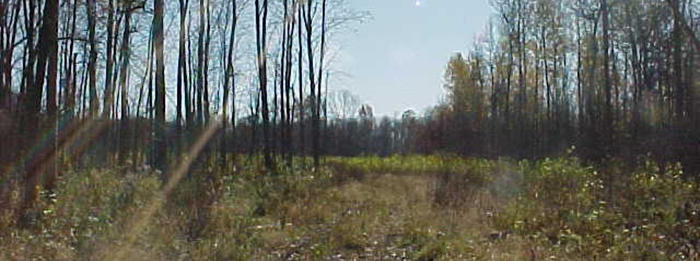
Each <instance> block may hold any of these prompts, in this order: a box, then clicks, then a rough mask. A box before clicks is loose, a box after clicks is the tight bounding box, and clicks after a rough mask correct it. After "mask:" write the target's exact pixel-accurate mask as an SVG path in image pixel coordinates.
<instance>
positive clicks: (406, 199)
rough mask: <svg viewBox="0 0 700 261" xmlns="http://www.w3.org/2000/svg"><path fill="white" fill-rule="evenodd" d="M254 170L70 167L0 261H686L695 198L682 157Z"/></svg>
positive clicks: (9, 230) (13, 229) (401, 161)
mask: <svg viewBox="0 0 700 261" xmlns="http://www.w3.org/2000/svg"><path fill="white" fill-rule="evenodd" d="M255 165H256V164H248V165H246V164H241V166H249V167H247V168H246V167H240V166H239V168H237V171H236V172H233V171H232V169H233V168H232V167H231V168H227V169H225V170H222V169H217V168H214V167H206V166H208V165H207V164H200V166H199V167H197V168H195V170H194V171H193V173H191V174H190V175H189V176H188V177H186V178H185V179H184V180H183V181H182V182H181V183H180V184H178V186H177V187H176V188H175V189H174V190H173V191H172V192H171V193H170V194H168V195H169V196H168V197H167V198H162V197H161V195H162V194H159V193H158V192H159V191H160V188H161V184H160V181H159V180H158V175H156V174H155V173H152V172H150V171H149V170H148V169H141V170H134V169H127V168H124V169H116V168H115V169H93V170H82V171H78V172H70V173H66V174H65V175H64V176H63V177H62V178H61V180H60V184H59V186H58V189H57V190H56V191H55V193H54V194H51V195H48V194H47V193H44V194H43V197H42V201H41V202H40V203H39V204H37V206H36V207H35V208H34V209H33V212H32V213H33V217H34V220H35V222H34V223H33V224H32V225H31V226H30V227H28V228H22V229H20V228H18V227H17V226H16V225H15V224H14V219H13V218H12V217H13V213H12V211H5V214H4V216H2V218H1V219H0V233H1V236H0V259H2V260H697V259H698V255H697V252H696V249H697V247H698V239H700V229H699V228H698V225H700V215H699V214H698V211H700V194H699V193H698V188H697V185H696V183H695V182H693V181H687V180H685V179H684V178H683V173H682V171H681V170H680V168H679V167H678V166H672V167H669V168H667V169H666V170H665V171H663V172H662V171H661V170H660V169H659V167H658V166H657V165H656V164H655V163H653V162H649V161H647V162H646V164H644V165H643V166H641V167H639V168H634V169H630V168H626V167H625V166H622V165H621V164H617V163H615V162H609V163H606V164H603V165H601V167H597V168H594V167H588V166H585V165H583V164H581V163H579V162H578V161H577V160H576V159H572V158H560V159H546V160H541V161H536V162H533V161H513V160H507V159H502V160H484V159H464V158H458V157H444V156H442V157H441V156H406V157H399V156H394V157H388V158H378V157H362V158H328V159H326V164H325V165H326V166H325V167H324V168H322V169H320V170H317V171H315V172H312V171H308V170H303V168H292V169H282V170H280V171H278V173H276V174H260V172H259V171H257V170H256V169H258V167H257V166H255ZM215 174H216V175H220V176H221V177H223V178H222V179H221V180H222V182H221V183H220V184H212V183H211V182H210V180H211V179H209V178H207V177H211V176H212V175H215ZM11 195H12V200H11V201H12V202H14V201H17V200H18V197H19V191H13V192H12V193H11ZM151 210H153V211H155V212H154V214H153V215H152V216H149V215H144V213H148V212H149V211H151Z"/></svg>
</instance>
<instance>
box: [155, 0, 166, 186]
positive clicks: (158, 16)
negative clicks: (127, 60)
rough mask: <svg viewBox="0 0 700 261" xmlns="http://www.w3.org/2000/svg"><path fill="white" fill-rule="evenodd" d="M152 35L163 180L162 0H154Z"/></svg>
mask: <svg viewBox="0 0 700 261" xmlns="http://www.w3.org/2000/svg"><path fill="white" fill-rule="evenodd" d="M153 4H154V10H155V13H154V15H153V37H154V38H155V51H156V144H155V145H156V146H155V147H156V153H155V164H156V167H157V168H158V169H159V170H161V171H162V172H163V173H164V174H163V176H164V178H163V180H167V178H166V177H167V174H165V173H166V167H167V165H166V158H167V142H166V140H165V139H166V136H165V129H166V122H165V57H164V56H165V55H164V51H163V42H164V35H163V0H154V3H153Z"/></svg>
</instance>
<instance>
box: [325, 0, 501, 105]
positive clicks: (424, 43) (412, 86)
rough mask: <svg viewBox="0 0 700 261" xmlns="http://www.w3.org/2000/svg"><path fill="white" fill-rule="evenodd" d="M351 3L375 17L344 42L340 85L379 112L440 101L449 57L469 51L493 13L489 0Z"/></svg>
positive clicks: (355, 0) (353, 0) (356, 0)
mask: <svg viewBox="0 0 700 261" xmlns="http://www.w3.org/2000/svg"><path fill="white" fill-rule="evenodd" d="M348 2H349V3H350V5H351V7H352V8H353V9H355V10H359V11H369V13H370V14H371V16H372V17H371V19H369V20H368V21H366V22H365V23H363V24H360V25H357V28H356V29H357V30H356V32H353V33H351V34H347V35H345V36H344V37H346V38H345V39H342V41H341V43H342V47H341V48H342V49H341V55H340V58H339V61H338V64H337V65H336V66H338V69H339V70H340V71H341V72H343V74H344V75H345V76H344V77H343V78H344V79H343V81H342V85H341V86H340V88H338V89H348V90H350V91H351V92H352V93H355V94H357V95H358V96H360V98H361V99H362V101H363V103H367V104H370V105H371V106H372V107H373V108H374V114H375V116H395V115H400V114H401V113H402V112H403V111H405V110H407V109H413V110H414V111H416V112H418V113H422V112H423V111H424V110H425V109H427V108H429V107H430V106H433V105H436V104H437V103H438V101H439V100H440V98H441V97H443V96H444V89H443V87H442V86H443V75H444V70H445V67H446V64H447V61H448V60H449V58H450V56H452V55H454V54H455V53H457V52H462V53H466V51H468V50H469V48H470V47H471V46H472V44H473V42H474V38H475V37H476V36H477V35H478V34H480V33H483V32H484V31H485V28H486V26H487V24H488V19H489V16H490V14H491V13H492V9H491V7H490V5H489V3H488V2H489V1H488V0H420V1H417V0H351V1H348ZM331 88H333V87H331Z"/></svg>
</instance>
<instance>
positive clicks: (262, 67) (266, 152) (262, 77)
mask: <svg viewBox="0 0 700 261" xmlns="http://www.w3.org/2000/svg"><path fill="white" fill-rule="evenodd" d="M267 13H268V2H267V0H263V1H262V5H261V3H260V0H255V35H256V38H255V39H256V50H257V57H258V84H259V88H260V99H261V105H262V118H263V146H264V148H263V156H264V160H265V166H266V167H267V169H268V170H272V169H273V165H274V163H273V162H272V152H271V147H270V146H271V144H270V126H269V124H270V111H269V108H268V100H267Z"/></svg>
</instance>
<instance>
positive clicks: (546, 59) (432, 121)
mask: <svg viewBox="0 0 700 261" xmlns="http://www.w3.org/2000/svg"><path fill="white" fill-rule="evenodd" d="M492 6H493V8H494V10H495V14H494V16H493V18H492V20H491V22H490V24H489V26H488V28H487V29H486V30H485V32H484V33H483V34H481V35H479V37H478V39H477V40H476V42H475V43H474V46H473V48H471V50H470V51H469V52H468V53H466V54H465V55H463V54H455V55H453V56H452V57H451V59H450V60H449V62H448V63H447V66H446V71H445V78H444V87H445V90H446V93H447V95H446V97H445V99H444V102H442V103H441V104H439V105H437V106H435V107H434V108H432V109H431V110H430V111H429V112H427V113H426V114H425V115H423V116H422V117H418V118H416V117H402V118H403V120H401V119H394V121H395V122H394V124H391V125H390V126H394V127H393V128H391V129H392V131H390V134H389V135H384V136H390V137H395V139H393V141H392V143H391V144H403V145H402V146H403V147H402V146H399V147H398V149H396V150H395V151H396V152H400V151H408V152H410V153H431V152H436V151H445V152H451V153H457V154H461V155H466V156H485V157H499V156H508V157H514V158H544V157H553V156H558V155H562V154H564V153H566V152H567V151H568V152H573V153H574V154H575V155H577V156H579V157H581V158H583V159H584V160H586V161H589V162H601V161H605V160H607V159H612V158H617V159H621V160H624V161H625V162H629V163H635V162H636V161H637V160H638V159H639V158H640V157H647V156H651V157H652V158H654V159H656V160H658V161H659V162H661V163H662V167H663V166H665V163H667V162H681V163H682V164H683V166H685V168H686V169H687V170H689V171H693V172H697V171H699V170H700V140H699V139H698V137H700V117H699V116H698V113H700V106H699V103H698V85H697V82H698V73H697V68H698V66H697V53H698V50H699V48H700V42H699V41H698V40H697V36H696V33H695V32H696V31H697V28H698V23H697V20H698V16H697V15H696V13H697V9H698V5H697V3H695V2H694V1H685V0H664V1H647V0H635V1H613V0H566V1H553V0H495V1H492ZM413 114H414V113H413V112H411V111H408V112H407V113H406V114H405V115H413ZM380 125H381V124H380ZM385 129H386V128H385ZM402 133H410V135H402ZM377 135H378V134H377ZM406 137H411V139H407V138H406ZM407 140H410V141H411V142H408V143H406V142H405V141H407ZM406 146H408V147H406Z"/></svg>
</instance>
